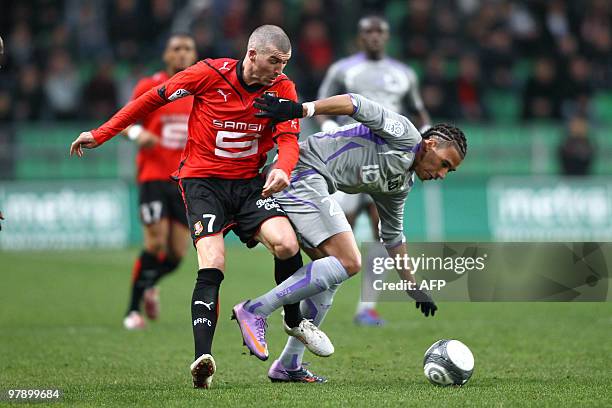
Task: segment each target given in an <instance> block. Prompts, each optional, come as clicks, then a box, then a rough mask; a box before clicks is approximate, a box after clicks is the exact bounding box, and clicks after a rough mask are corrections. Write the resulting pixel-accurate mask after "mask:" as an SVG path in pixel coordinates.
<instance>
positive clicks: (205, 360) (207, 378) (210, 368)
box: [189, 354, 217, 388]
mask: <svg viewBox="0 0 612 408" xmlns="http://www.w3.org/2000/svg"><path fill="white" fill-rule="evenodd" d="M189 369H190V370H191V376H192V377H193V388H210V384H211V383H212V379H213V375H214V374H215V371H217V365H216V364H215V359H214V358H213V356H211V355H210V354H202V355H201V356H200V357H198V358H197V359H196V361H194V362H193V363H191V366H190V367H189Z"/></svg>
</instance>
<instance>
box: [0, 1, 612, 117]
mask: <svg viewBox="0 0 612 408" xmlns="http://www.w3.org/2000/svg"><path fill="white" fill-rule="evenodd" d="M373 12H374V13H377V14H382V15H385V16H386V17H387V18H388V20H389V22H390V24H391V28H392V40H391V42H390V44H389V54H390V55H391V56H393V57H395V58H397V59H400V60H402V61H404V62H406V63H407V64H409V65H411V66H413V67H414V68H415V70H416V71H417V73H419V77H420V81H421V92H422V95H423V98H424V101H425V104H426V106H427V109H428V110H429V111H430V113H431V114H432V116H433V117H434V118H436V119H439V118H448V119H455V120H466V121H487V120H493V121H494V120H495V116H494V115H493V113H492V112H491V109H490V103H489V101H491V100H492V99H491V97H490V95H493V96H494V98H493V99H497V96H498V95H502V96H503V97H506V96H509V97H510V98H514V100H516V101H519V103H518V104H517V106H519V112H517V116H516V117H517V119H524V120H532V119H545V120H550V119H552V120H561V119H569V118H572V117H576V116H580V117H585V118H588V117H590V116H591V111H592V100H593V96H594V93H595V90H597V91H598V92H610V90H611V89H612V7H610V1H609V0H584V1H570V0H550V1H545V0H514V1H511V0H508V1H501V0H498V1H493V0H491V1H487V0H454V1H451V0H446V1H444V0H401V1H400V0H387V1H376V0H364V1H349V0H327V1H325V0H304V1H301V0H261V1H248V0H108V1H106V0H63V1H60V0H57V1H52V0H20V1H13V2H3V6H2V10H1V13H0V35H1V36H2V37H3V38H4V40H5V47H6V51H5V55H4V57H0V62H1V65H2V66H3V67H2V69H1V70H0V121H5V122H6V121H32V120H75V119H79V120H81V119H82V120H101V119H105V118H107V117H108V116H109V115H111V114H112V113H113V112H114V111H115V110H116V109H117V108H118V107H119V106H121V105H122V104H124V103H125V102H126V101H127V99H128V98H129V95H130V92H131V90H132V87H133V86H134V84H135V82H136V81H137V80H138V79H139V78H141V77H142V76H144V75H147V74H150V73H151V72H153V70H155V69H159V68H160V67H161V61H160V55H161V52H162V50H163V46H164V43H165V40H166V38H167V37H168V35H169V34H170V33H171V32H190V33H191V34H193V36H194V37H195V40H196V43H197V48H198V52H199V56H200V58H209V57H210V58H215V57H221V56H227V57H235V58H240V57H241V56H242V55H244V52H245V47H246V42H247V38H248V35H249V33H250V31H251V30H252V29H253V28H255V27H257V26H259V25H261V24H266V23H269V24H277V25H280V26H282V27H283V28H285V30H286V31H287V32H288V34H289V35H290V38H291V39H292V44H293V49H294V52H293V55H294V57H293V60H292V61H291V62H290V63H289V65H288V68H287V72H288V74H289V75H290V76H291V77H292V79H294V80H295V82H296V83H297V86H298V90H299V92H300V97H301V98H302V99H312V98H314V97H315V95H316V92H317V88H318V86H319V83H320V81H321V79H322V78H323V76H324V74H325V72H326V70H327V68H328V66H329V65H330V64H331V63H332V62H333V61H334V60H336V59H338V58H341V57H344V56H346V55H348V54H349V53H353V52H356V51H357V50H358V44H357V43H356V41H355V38H356V36H355V34H356V24H357V21H358V19H359V17H361V16H363V15H364V14H368V13H373ZM488 96H489V97H488ZM498 102H499V100H498Z"/></svg>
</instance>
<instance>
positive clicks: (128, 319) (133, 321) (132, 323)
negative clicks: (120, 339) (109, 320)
mask: <svg viewBox="0 0 612 408" xmlns="http://www.w3.org/2000/svg"><path fill="white" fill-rule="evenodd" d="M123 327H125V328H126V329H128V330H142V329H144V328H145V327H147V324H146V323H145V320H144V318H143V317H142V315H141V314H140V313H138V312H137V311H135V310H133V311H131V312H130V313H129V314H128V315H127V316H125V319H123Z"/></svg>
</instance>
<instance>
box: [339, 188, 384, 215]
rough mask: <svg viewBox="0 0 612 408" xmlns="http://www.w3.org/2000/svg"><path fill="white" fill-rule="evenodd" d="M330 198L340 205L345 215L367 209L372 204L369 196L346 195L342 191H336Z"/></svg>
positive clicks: (359, 194)
mask: <svg viewBox="0 0 612 408" xmlns="http://www.w3.org/2000/svg"><path fill="white" fill-rule="evenodd" d="M332 197H333V198H334V199H335V200H336V201H337V202H338V204H340V207H342V210H343V211H344V213H345V214H354V213H358V212H359V211H361V210H363V209H364V208H366V207H368V206H369V205H370V204H372V203H373V202H374V200H372V197H370V195H369V194H364V193H357V194H348V193H345V192H344V191H336V192H335V193H334V194H332Z"/></svg>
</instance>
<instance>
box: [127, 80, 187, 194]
mask: <svg viewBox="0 0 612 408" xmlns="http://www.w3.org/2000/svg"><path fill="white" fill-rule="evenodd" d="M168 79H169V76H168V74H167V73H166V72H164V71H160V72H158V73H156V74H155V75H152V76H150V77H146V78H143V79H141V80H140V81H139V82H138V84H136V87H135V88H134V91H133V92H132V100H134V99H136V98H138V97H139V96H140V95H142V94H144V93H145V92H147V91H148V90H150V89H152V88H153V87H155V86H157V85H160V84H162V83H164V82H165V81H167V80H168ZM192 104H193V96H189V97H186V98H181V99H179V100H177V101H175V102H173V103H169V104H167V105H164V106H162V107H160V108H159V109H157V110H156V111H154V112H152V113H150V114H149V115H147V116H146V117H145V118H144V119H143V120H142V125H143V127H144V128H145V129H146V130H148V131H149V132H151V133H153V134H155V135H156V136H158V137H159V143H157V144H156V145H155V146H153V147H147V148H142V149H139V151H138V155H137V156H136V169H137V179H138V182H139V183H144V182H146V181H158V180H161V181H168V180H169V178H170V175H172V173H174V172H175V171H176V169H178V167H179V163H180V162H181V156H182V153H183V148H184V147H185V144H186V143H187V122H188V121H189V113H190V112H191V107H192Z"/></svg>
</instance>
